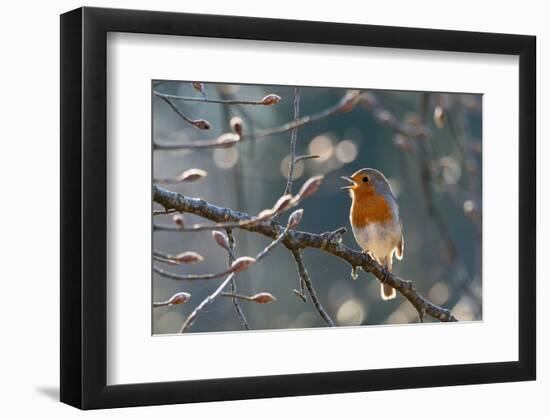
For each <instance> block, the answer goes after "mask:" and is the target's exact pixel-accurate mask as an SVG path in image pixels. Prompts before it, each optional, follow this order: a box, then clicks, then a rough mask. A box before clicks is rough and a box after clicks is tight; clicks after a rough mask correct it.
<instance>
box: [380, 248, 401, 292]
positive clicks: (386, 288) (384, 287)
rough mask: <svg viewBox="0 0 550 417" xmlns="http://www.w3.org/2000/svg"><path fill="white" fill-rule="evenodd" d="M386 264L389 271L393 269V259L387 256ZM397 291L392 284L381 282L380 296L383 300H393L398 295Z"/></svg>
mask: <svg viewBox="0 0 550 417" xmlns="http://www.w3.org/2000/svg"><path fill="white" fill-rule="evenodd" d="M384 264H385V265H384V266H385V267H386V268H387V269H388V271H389V272H391V270H392V259H391V257H390V258H386V260H385V262H384ZM396 295H397V293H396V292H395V288H393V287H392V286H391V285H388V284H380V296H381V297H382V300H384V301H386V300H393V299H394V298H395V297H396Z"/></svg>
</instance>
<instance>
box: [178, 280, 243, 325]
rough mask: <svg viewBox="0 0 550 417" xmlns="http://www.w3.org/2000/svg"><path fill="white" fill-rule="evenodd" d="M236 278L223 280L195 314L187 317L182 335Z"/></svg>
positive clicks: (198, 307)
mask: <svg viewBox="0 0 550 417" xmlns="http://www.w3.org/2000/svg"><path fill="white" fill-rule="evenodd" d="M234 276H235V274H234V273H232V274H230V275H229V276H228V277H227V278H226V279H224V280H223V282H222V283H221V284H220V285H219V286H218V287H217V288H216V290H215V291H214V292H213V293H212V294H210V295H209V296H208V297H206V298H205V299H204V300H203V301H202V302H201V303H200V304H199V305H198V306H197V307H196V308H195V309H194V310H193V312H192V313H191V314H190V315H189V316H188V317H187V319H186V320H185V322H184V323H183V326H181V329H180V333H183V332H185V331H186V330H187V329H189V328H190V327H191V326H192V325H193V323H194V322H195V320H196V319H197V316H198V315H199V313H200V312H201V311H202V310H203V309H204V308H205V307H206V306H207V305H208V304H210V303H211V302H213V301H214V300H215V299H216V297H217V296H218V295H220V293H221V292H222V291H223V289H224V288H225V287H226V286H227V284H229V283H230V282H231V280H232V279H233V277H234Z"/></svg>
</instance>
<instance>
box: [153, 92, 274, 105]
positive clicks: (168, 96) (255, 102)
mask: <svg viewBox="0 0 550 417" xmlns="http://www.w3.org/2000/svg"><path fill="white" fill-rule="evenodd" d="M153 94H154V95H155V96H157V97H160V98H162V99H170V100H181V101H194V102H200V103H217V104H250V105H253V106H265V105H266V103H265V100H264V99H263V98H262V99H261V100H222V99H213V98H206V97H204V96H203V97H185V96H178V95H174V94H164V93H159V92H157V91H153Z"/></svg>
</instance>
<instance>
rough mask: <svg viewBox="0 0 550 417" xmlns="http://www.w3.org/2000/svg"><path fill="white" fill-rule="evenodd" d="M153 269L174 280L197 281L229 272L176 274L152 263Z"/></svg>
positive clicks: (228, 272) (229, 270)
mask: <svg viewBox="0 0 550 417" xmlns="http://www.w3.org/2000/svg"><path fill="white" fill-rule="evenodd" d="M153 271H155V272H156V273H157V274H159V275H160V276H163V277H165V278H169V279H173V280H175V281H199V280H204V279H216V278H222V277H224V276H226V275H228V274H230V273H231V272H233V271H231V269H228V270H225V271H221V272H217V273H214V274H202V275H182V274H176V273H174V272H170V271H165V270H164V269H161V268H159V267H158V266H156V265H153Z"/></svg>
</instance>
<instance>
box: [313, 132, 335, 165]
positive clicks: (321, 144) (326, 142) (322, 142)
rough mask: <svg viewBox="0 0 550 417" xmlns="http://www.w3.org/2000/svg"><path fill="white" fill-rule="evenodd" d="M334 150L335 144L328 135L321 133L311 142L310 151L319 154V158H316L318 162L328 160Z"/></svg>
mask: <svg viewBox="0 0 550 417" xmlns="http://www.w3.org/2000/svg"><path fill="white" fill-rule="evenodd" d="M333 152H334V146H333V145H332V141H331V140H330V137H328V136H327V135H319V136H316V137H314V138H313V139H312V140H311V142H310V143H309V153H311V154H314V155H319V158H317V159H314V161H316V162H317V163H321V162H325V161H327V160H328V159H329V158H330V157H331V156H332V154H333Z"/></svg>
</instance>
